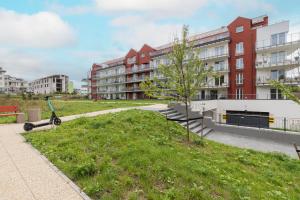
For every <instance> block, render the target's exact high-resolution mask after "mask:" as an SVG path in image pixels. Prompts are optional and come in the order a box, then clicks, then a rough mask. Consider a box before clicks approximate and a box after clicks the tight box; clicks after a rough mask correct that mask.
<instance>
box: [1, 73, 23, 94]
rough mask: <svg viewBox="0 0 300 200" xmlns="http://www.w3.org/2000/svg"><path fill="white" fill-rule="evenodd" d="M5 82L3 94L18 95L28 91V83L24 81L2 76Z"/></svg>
mask: <svg viewBox="0 0 300 200" xmlns="http://www.w3.org/2000/svg"><path fill="white" fill-rule="evenodd" d="M4 79H5V80H4V81H5V93H8V94H18V93H23V92H26V91H27V89H28V83H27V81H25V80H24V79H21V78H16V77H13V76H10V75H4Z"/></svg>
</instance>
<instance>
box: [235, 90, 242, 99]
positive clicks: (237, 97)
mask: <svg viewBox="0 0 300 200" xmlns="http://www.w3.org/2000/svg"><path fill="white" fill-rule="evenodd" d="M236 99H243V89H242V88H237V89H236Z"/></svg>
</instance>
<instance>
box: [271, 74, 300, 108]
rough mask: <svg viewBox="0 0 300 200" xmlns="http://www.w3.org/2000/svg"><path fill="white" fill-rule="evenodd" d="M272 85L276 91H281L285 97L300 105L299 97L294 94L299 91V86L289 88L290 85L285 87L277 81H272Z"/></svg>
mask: <svg viewBox="0 0 300 200" xmlns="http://www.w3.org/2000/svg"><path fill="white" fill-rule="evenodd" d="M270 83H271V85H272V86H273V87H275V88H276V89H278V90H280V91H281V92H282V94H283V95H284V96H286V98H288V99H290V100H292V101H294V102H296V103H298V104H300V99H299V97H297V96H296V95H295V94H294V92H295V91H296V90H299V86H297V87H291V86H288V85H285V84H284V83H282V82H280V81H275V80H272V81H270Z"/></svg>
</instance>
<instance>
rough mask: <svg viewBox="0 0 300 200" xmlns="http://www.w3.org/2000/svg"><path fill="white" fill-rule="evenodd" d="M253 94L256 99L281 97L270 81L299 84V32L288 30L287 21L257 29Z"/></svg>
mask: <svg viewBox="0 0 300 200" xmlns="http://www.w3.org/2000/svg"><path fill="white" fill-rule="evenodd" d="M256 53H257V54H256V87H257V88H256V95H257V98H258V99H282V98H284V97H283V95H282V94H281V92H280V91H278V90H276V89H275V88H272V87H271V85H270V83H269V82H270V80H276V81H281V82H283V83H286V84H288V85H299V83H300V78H299V74H298V73H297V72H295V69H297V68H298V69H299V66H300V60H299V56H300V33H290V32H289V21H283V22H280V23H276V24H272V25H269V26H265V27H261V28H258V29H257V44H256Z"/></svg>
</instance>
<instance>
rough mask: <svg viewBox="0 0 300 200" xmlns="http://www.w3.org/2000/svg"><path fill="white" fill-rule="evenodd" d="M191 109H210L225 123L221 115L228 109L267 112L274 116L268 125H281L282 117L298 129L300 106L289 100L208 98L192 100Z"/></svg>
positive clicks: (214, 116)
mask: <svg viewBox="0 0 300 200" xmlns="http://www.w3.org/2000/svg"><path fill="white" fill-rule="evenodd" d="M191 108H192V111H198V112H203V111H212V112H213V116H212V118H213V119H214V120H216V121H217V122H222V123H225V122H226V121H225V119H224V118H223V115H225V114H226V111H228V110H236V111H252V112H267V113H269V116H270V117H274V123H271V124H270V127H271V128H272V127H273V128H276V127H283V123H284V119H287V120H288V121H289V126H290V127H291V128H292V129H293V130H299V131H300V106H299V105H298V104H297V103H295V102H293V101H291V100H210V101H192V103H191Z"/></svg>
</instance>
